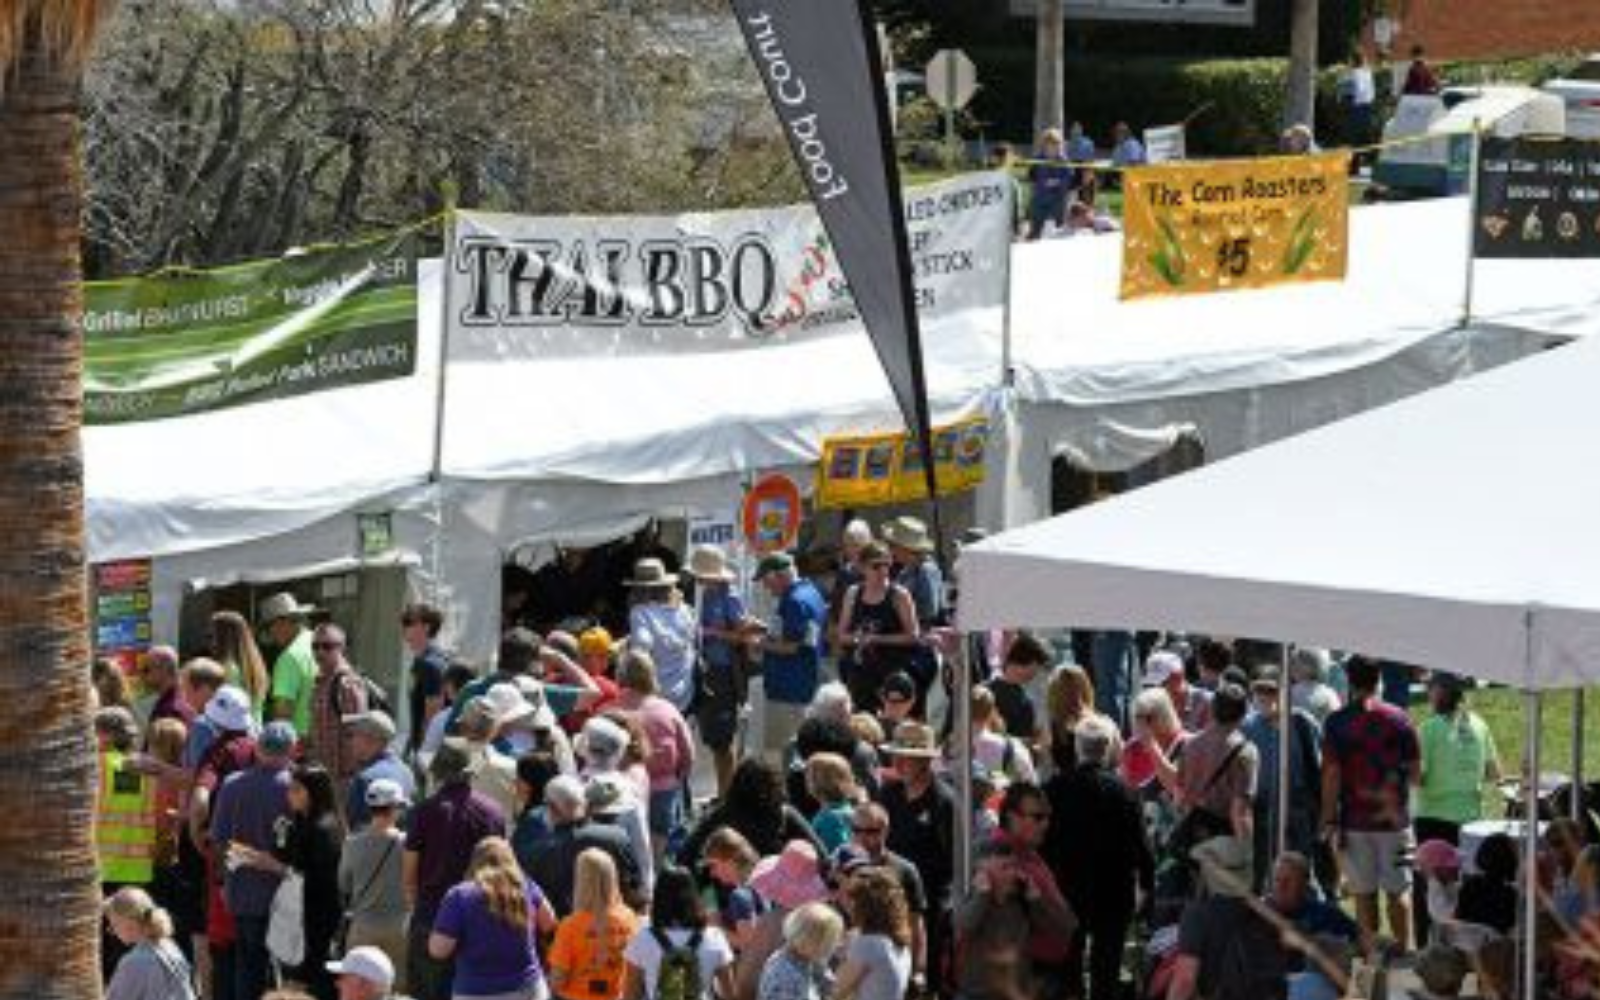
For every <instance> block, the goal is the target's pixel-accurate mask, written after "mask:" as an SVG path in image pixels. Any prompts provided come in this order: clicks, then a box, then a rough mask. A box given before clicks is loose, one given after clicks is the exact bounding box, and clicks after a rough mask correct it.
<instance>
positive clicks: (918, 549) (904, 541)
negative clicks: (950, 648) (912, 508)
mask: <svg viewBox="0 0 1600 1000" xmlns="http://www.w3.org/2000/svg"><path fill="white" fill-rule="evenodd" d="M883 541H884V544H886V545H888V546H889V554H890V555H892V556H893V557H894V564H895V566H896V567H897V569H898V572H896V574H895V580H894V582H895V583H898V584H899V585H900V586H902V587H904V588H906V589H907V590H909V591H910V592H911V603H913V604H915V605H916V608H917V624H918V625H919V626H921V627H922V628H923V629H928V628H932V627H933V626H935V625H942V624H944V575H943V574H942V573H940V572H939V564H938V563H937V562H935V561H934V559H933V549H934V544H933V536H932V535H930V534H929V533H928V526H927V525H926V524H923V523H922V521H921V520H920V519H918V518H915V517H897V518H895V519H894V520H892V521H890V522H888V523H887V524H885V525H884V526H883Z"/></svg>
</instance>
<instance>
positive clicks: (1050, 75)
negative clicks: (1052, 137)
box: [1032, 0, 1066, 139]
mask: <svg viewBox="0 0 1600 1000" xmlns="http://www.w3.org/2000/svg"><path fill="white" fill-rule="evenodd" d="M1062 4H1063V0H1037V3H1036V5H1035V6H1036V8H1037V11H1038V22H1037V24H1038V36H1037V37H1038V45H1037V50H1038V51H1037V56H1036V60H1037V61H1036V64H1035V67H1034V91H1033V136H1032V138H1035V139H1036V138H1038V135H1039V133H1040V132H1043V131H1044V130H1045V129H1047V128H1061V127H1062V125H1064V124H1065V122H1064V119H1065V117H1066V109H1065V108H1063V107H1062V89H1063V87H1064V86H1065V72H1064V70H1063V60H1064V59H1065V56H1066V52H1065V49H1066V45H1065V42H1066V13H1065V11H1064V10H1063V8H1062Z"/></svg>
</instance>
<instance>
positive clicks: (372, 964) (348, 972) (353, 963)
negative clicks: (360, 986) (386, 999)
mask: <svg viewBox="0 0 1600 1000" xmlns="http://www.w3.org/2000/svg"><path fill="white" fill-rule="evenodd" d="M328 971H329V972H331V973H333V974H334V975H336V976H355V977H356V978H357V979H365V980H366V981H367V982H369V983H371V984H372V985H374V986H376V987H378V988H379V989H380V990H382V991H383V992H385V993H387V992H389V991H390V990H391V989H393V988H394V963H392V962H390V961H389V956H388V955H385V954H384V953H383V952H381V951H379V950H378V949H377V948H373V947H370V946H367V945H363V946H362V947H360V948H351V949H350V950H349V951H347V952H345V953H344V957H343V958H341V959H339V960H338V961H337V962H329V963H328Z"/></svg>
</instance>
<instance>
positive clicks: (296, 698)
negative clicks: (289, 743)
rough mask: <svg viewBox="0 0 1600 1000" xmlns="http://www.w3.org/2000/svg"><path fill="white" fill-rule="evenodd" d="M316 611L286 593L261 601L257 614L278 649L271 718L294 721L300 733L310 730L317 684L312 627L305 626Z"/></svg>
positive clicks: (273, 663) (274, 670) (274, 665)
mask: <svg viewBox="0 0 1600 1000" xmlns="http://www.w3.org/2000/svg"><path fill="white" fill-rule="evenodd" d="M315 610H317V609H316V607H315V606H314V605H310V604H301V603H300V602H299V601H297V600H295V596H294V595H293V594H291V593H288V592H284V593H280V594H273V595H272V596H271V597H269V598H267V599H266V600H264V601H262V602H261V607H260V608H259V609H257V614H256V618H257V620H258V621H259V622H260V623H261V627H262V628H264V629H266V632H267V637H268V638H269V639H271V640H272V644H273V645H274V646H276V647H277V649H278V658H277V659H276V660H274V661H273V662H272V711H271V718H274V719H289V720H291V721H292V722H294V728H295V731H296V732H300V733H309V732H311V723H312V719H311V699H312V697H313V691H314V689H315V687H316V684H317V660H316V656H315V655H314V654H313V651H312V649H311V642H312V636H311V630H310V629H308V628H306V619H307V618H309V617H310V616H311V613H312V612H313V611H315Z"/></svg>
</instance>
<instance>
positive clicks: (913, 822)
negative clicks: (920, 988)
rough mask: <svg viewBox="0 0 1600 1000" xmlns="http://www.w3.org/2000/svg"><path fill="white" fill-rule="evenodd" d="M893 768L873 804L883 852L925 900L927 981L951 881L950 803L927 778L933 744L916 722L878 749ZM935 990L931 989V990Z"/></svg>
mask: <svg viewBox="0 0 1600 1000" xmlns="http://www.w3.org/2000/svg"><path fill="white" fill-rule="evenodd" d="M883 753H884V754H885V755H887V756H888V757H889V758H890V760H891V761H892V762H893V764H894V780H891V781H887V782H885V784H884V786H883V792H882V793H881V794H880V795H879V802H881V803H882V805H883V810H884V812H885V813H886V814H887V815H888V818H889V832H888V836H887V840H886V843H885V846H886V847H887V848H888V849H889V850H891V851H893V852H894V853H895V854H898V855H900V856H901V857H903V858H905V859H906V860H907V861H910V862H911V863H912V864H914V865H916V866H917V870H918V871H919V872H920V873H921V874H922V886H923V889H924V891H925V894H926V899H927V909H928V919H927V952H926V953H927V955H928V956H930V960H929V962H928V966H929V968H927V969H926V972H927V974H928V975H930V976H932V975H934V974H935V973H937V971H938V970H937V968H936V967H935V966H936V963H934V962H933V961H932V960H931V958H932V956H937V955H939V954H941V949H942V947H943V944H944V940H943V937H942V932H943V929H944V927H945V922H944V920H943V918H942V914H944V913H946V912H948V911H949V909H950V905H951V888H952V883H953V882H954V880H955V860H954V859H955V828H956V797H955V793H954V792H952V791H951V790H950V786H949V785H947V784H945V783H944V782H942V781H940V780H938V778H937V777H936V776H935V775H934V773H933V762H934V761H935V760H936V759H938V756H939V741H938V738H937V737H936V736H935V735H934V732H933V729H932V728H931V727H930V726H928V725H926V724H924V723H921V722H902V723H900V725H899V726H898V727H897V728H896V729H895V731H894V740H893V741H892V742H890V743H888V744H886V745H885V746H884V747H883ZM936 985H937V984H936Z"/></svg>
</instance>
